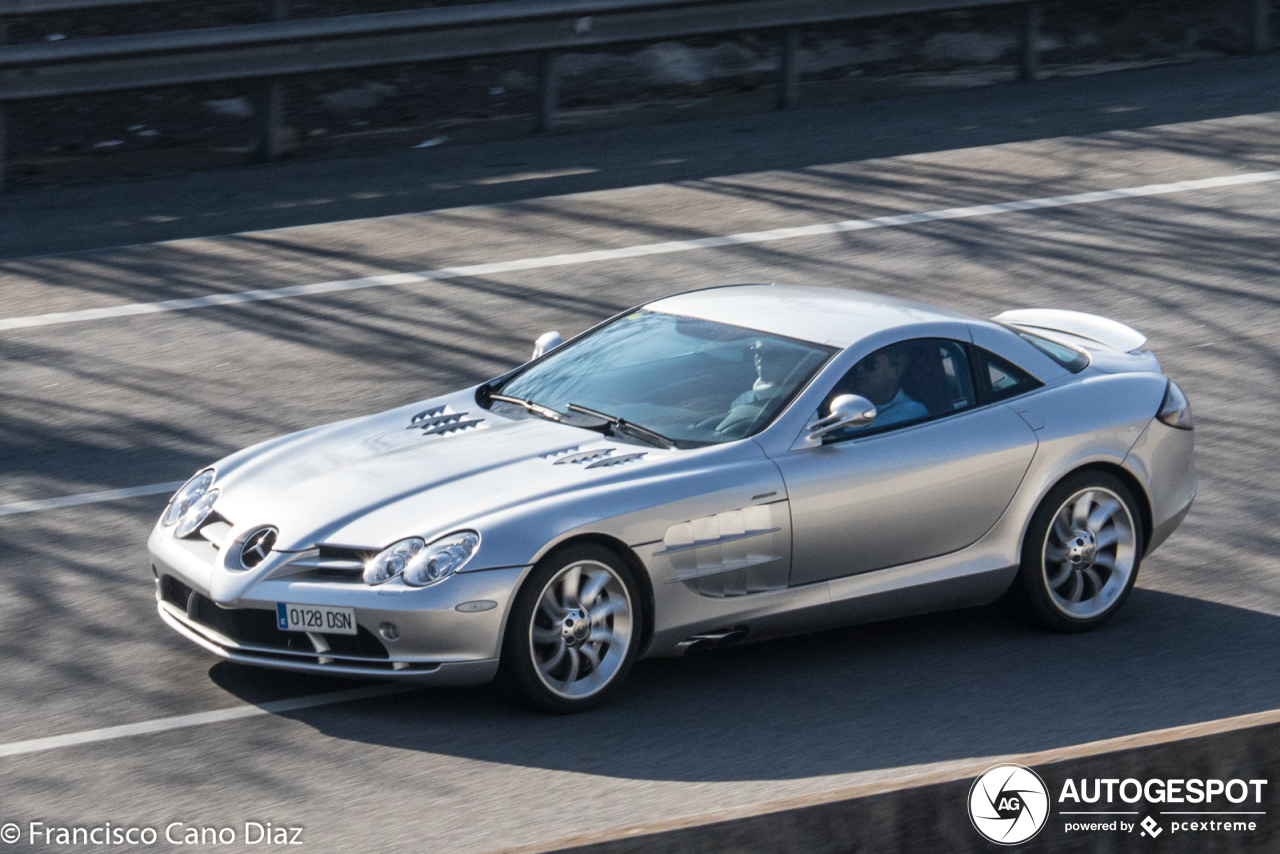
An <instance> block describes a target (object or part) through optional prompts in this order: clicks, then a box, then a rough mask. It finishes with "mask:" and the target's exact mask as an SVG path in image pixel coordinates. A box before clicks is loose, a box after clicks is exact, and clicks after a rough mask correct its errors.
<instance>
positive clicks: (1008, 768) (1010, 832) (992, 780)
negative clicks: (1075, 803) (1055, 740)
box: [969, 765, 1049, 845]
mask: <svg viewBox="0 0 1280 854" xmlns="http://www.w3.org/2000/svg"><path fill="white" fill-rule="evenodd" d="M969 820H970V821H972V822H973V826H974V828H975V829H976V830H977V831H978V832H979V833H981V834H982V835H983V836H985V837H986V838H987V839H990V840H991V841H992V842H997V843H999V844H1001V845H1017V844H1019V843H1021V842H1026V841H1027V840H1028V839H1030V838H1031V837H1033V836H1035V835H1036V834H1037V833H1039V832H1040V829H1041V828H1043V827H1044V825H1045V822H1047V821H1048V820H1049V790H1048V789H1047V788H1046V787H1045V785H1044V780H1041V779H1040V775H1039V774H1037V773H1036V772H1034V771H1032V770H1031V769H1030V768H1024V767H1023V766H1021V765H997V766H995V767H994V768H992V769H990V770H988V771H987V772H986V773H985V774H983V775H982V776H981V777H979V778H978V779H976V780H974V781H973V787H972V788H970V789H969Z"/></svg>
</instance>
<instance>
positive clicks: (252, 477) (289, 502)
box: [215, 391, 673, 551]
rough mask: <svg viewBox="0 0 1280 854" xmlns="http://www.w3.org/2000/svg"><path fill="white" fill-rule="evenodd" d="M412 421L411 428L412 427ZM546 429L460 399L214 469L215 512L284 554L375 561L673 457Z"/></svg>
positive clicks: (293, 438) (283, 441)
mask: <svg viewBox="0 0 1280 854" xmlns="http://www.w3.org/2000/svg"><path fill="white" fill-rule="evenodd" d="M415 418H416V419H417V420H416V421H415ZM672 453H673V452H671V451H666V450H663V449H660V448H654V447H650V446H647V445H634V444H631V443H627V442H619V441H618V440H616V439H612V438H609V437H605V436H602V435H601V434H600V433H597V432H594V431H590V430H584V429H581V428H577V427H570V426H567V425H563V424H556V423H554V422H551V421H547V420H544V419H541V418H536V417H530V418H508V417H505V416H502V415H498V414H495V413H493V412H490V411H487V410H484V409H481V408H479V407H477V406H476V404H475V397H474V394H473V392H471V391H467V392H462V393H458V394H455V395H449V396H447V397H443V398H437V399H435V400H430V401H425V402H423V403H419V404H415V405H413V406H407V407H401V408H399V409H395V410H391V411H389V412H384V413H380V414H378V415H372V416H368V417H365V418H358V419H354V420H351V421H345V422H340V423H338V424H333V425H328V426H326V427H319V428H315V429H312V430H307V431H304V432H302V433H295V434H292V435H290V436H285V437H281V438H280V439H275V440H272V441H270V442H267V443H264V444H262V445H258V446H255V447H254V448H250V449H248V450H246V451H242V452H240V453H239V454H235V455H233V456H232V457H229V458H227V459H226V460H224V461H223V462H221V463H219V464H218V467H217V468H218V472H219V474H218V480H217V484H218V485H219V487H220V489H221V490H222V494H221V495H220V497H219V499H218V502H217V504H216V506H215V509H216V510H217V511H218V512H219V513H220V514H221V515H222V516H224V517H225V518H226V519H227V520H228V521H229V522H231V524H232V526H233V529H234V531H236V532H241V533H243V532H245V531H248V530H249V529H251V528H254V527H257V526H259V525H268V524H269V525H274V526H276V527H277V528H278V529H279V531H280V535H279V539H278V544H277V546H276V548H277V550H279V551H294V550H301V549H306V548H310V547H312V546H314V545H318V544H321V543H327V544H331V545H344V546H352V547H357V548H368V549H380V548H383V547H385V546H387V545H389V544H390V543H392V542H394V541H396V540H398V539H402V538H404V537H409V536H421V537H425V538H427V539H431V538H432V537H435V536H439V535H442V534H445V533H448V532H450V531H452V530H455V529H457V528H458V527H464V526H466V525H467V524H468V523H470V522H471V521H472V520H474V519H476V518H477V517H479V516H482V515H484V514H486V513H490V512H493V511H496V510H500V509H502V508H504V507H509V506H513V505H517V504H522V503H527V502H534V501H538V500H541V499H544V498H546V497H547V496H548V495H554V494H555V493H558V492H563V491H566V490H574V489H577V488H580V487H582V486H585V485H589V484H597V483H599V482H601V481H607V480H610V479H618V478H626V477H628V476H630V471H634V470H636V469H641V468H647V467H648V466H647V465H646V463H648V462H650V461H652V460H655V459H657V458H660V457H663V456H668V455H670V454H672Z"/></svg>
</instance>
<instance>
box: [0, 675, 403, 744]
mask: <svg viewBox="0 0 1280 854" xmlns="http://www.w3.org/2000/svg"><path fill="white" fill-rule="evenodd" d="M415 687H416V686H408V685H394V684H383V685H368V686H365V687H363V688H348V689H346V690H345V691H334V692H333V693H331V694H312V695H310V696H307V697H297V698H295V699H292V700H275V701H273V702H270V703H259V704H257V705H253V706H233V707H231V708H229V709H216V710H214V711H212V712H196V713H195V714H191V715H177V716H175V717H171V718H156V719H155V720H151V721H142V722H141V723H136V724H123V725H121V726H111V727H105V728H103V729H91V730H85V731H83V732H72V733H67V734H66V735H53V736H49V737H48V738H32V739H29V740H27V741H13V742H10V743H8V744H0V756H19V755H21V754H23V753H39V752H41V751H44V750H57V749H58V748H60V747H73V746H75V745H77V744H93V743H94V742H98V741H112V740H114V739H117V738H131V737H133V736H136V735H150V734H152V733H157V732H165V731H167V730H171V729H185V728H187V727H193V726H205V725H206V724H217V723H223V722H225V721H235V720H239V719H241V718H252V717H256V716H258V715H278V714H281V713H284V712H293V711H297V710H298V709H312V708H315V707H316V706H329V705H333V704H334V703H346V702H349V701H351V700H364V699H367V698H369V697H382V696H385V695H387V694H399V693H403V692H405V691H412V690H414V688H415Z"/></svg>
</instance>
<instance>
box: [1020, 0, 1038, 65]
mask: <svg viewBox="0 0 1280 854" xmlns="http://www.w3.org/2000/svg"><path fill="white" fill-rule="evenodd" d="M1039 42H1040V4H1039V3H1034V2H1033V3H1027V4H1026V5H1024V6H1023V7H1022V61H1021V63H1020V64H1019V68H1018V79H1020V80H1035V79H1036V78H1038V77H1039V76H1040V45H1039Z"/></svg>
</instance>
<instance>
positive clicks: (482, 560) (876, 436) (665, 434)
mask: <svg viewBox="0 0 1280 854" xmlns="http://www.w3.org/2000/svg"><path fill="white" fill-rule="evenodd" d="M1145 341H1146V339H1145V337H1144V336H1143V335H1142V334H1141V333H1139V332H1136V331H1135V330H1133V329H1131V328H1130V327H1128V326H1125V325H1123V324H1121V323H1118V322H1116V321H1113V320H1108V319H1106V318H1103V317H1098V316H1096V315H1092V314H1084V313H1081V312H1076V311H1062V310H1046V309H1032V310H1018V311H1009V312H1006V313H1004V314H1002V315H999V316H998V317H995V318H994V319H991V320H982V319H979V318H975V317H970V316H967V315H964V314H960V313H957V312H954V311H948V310H945V309H940V308H935V307H932V306H928V305H924V304H921V303H916V302H909V301H906V300H902V299H896V298H891V297H883V296H875V295H871V294H865V293H858V292H853V291H841V290H834V289H821V288H802V287H780V286H771V285H741V286H733V287H723V288H713V289H708V290H701V291H695V292H691V293H685V294H679V295H676V296H672V297H668V298H665V299H659V300H656V301H653V302H650V303H647V304H645V305H642V306H640V307H637V308H635V309H633V310H630V311H627V312H625V313H623V314H620V315H618V316H616V317H613V318H611V319H609V320H607V321H605V322H603V323H601V324H599V325H597V326H595V327H594V328H592V329H589V330H587V331H586V332H584V333H582V334H581V335H578V336H577V337H575V338H572V339H570V340H568V341H564V342H562V341H561V340H560V336H559V335H558V334H556V333H548V334H547V335H544V336H543V337H542V338H540V339H539V341H538V346H537V349H536V350H535V354H534V358H533V359H532V360H531V361H529V362H528V363H526V364H523V365H521V366H519V367H518V368H516V369H514V370H512V371H510V372H509V373H507V374H505V375H503V376H501V377H497V378H496V379H492V380H489V381H488V382H485V383H482V384H480V385H478V386H475V387H472V388H466V389H462V390H461V391H457V392H454V393H451V394H446V395H443V396H441V397H437V398H433V399H430V400H423V401H417V402H414V403H408V404H406V405H404V406H400V407H398V408H395V409H392V410H390V411H387V412H383V413H380V414H376V415H369V416H365V417H360V418H354V419H351V420H348V421H342V422H339V423H336V424H329V425H326V426H321V427H315V428H312V429H309V430H304V431H302V432H299V433H294V434H292V435H288V436H283V437H280V438H276V439H272V440H270V441H267V442H263V443H262V444H259V445H256V446H254V447H251V448H248V449H247V450H244V451H240V452H239V453H236V454H232V455H231V456H229V457H227V458H225V459H223V460H221V461H219V462H217V463H214V464H213V465H211V466H210V467H208V468H206V469H204V470H202V471H200V472H198V473H197V474H196V475H195V476H194V477H193V478H192V479H191V480H190V481H189V482H188V483H187V484H186V485H185V486H183V487H182V488H181V489H180V490H179V491H178V493H177V494H176V495H175V496H174V497H173V499H172V500H171V501H170V503H169V505H168V507H167V508H166V509H165V511H164V513H163V515H162V516H161V518H160V519H159V521H158V522H157V523H156V526H155V529H154V530H153V532H152V534H151V537H150V541H149V549H150V555H151V564H152V567H153V570H154V572H155V576H156V599H157V603H158V607H159V612H160V616H161V617H162V618H163V620H164V621H165V622H166V623H167V624H168V625H169V626H171V627H172V628H173V629H175V630H176V631H178V632H179V633H181V634H182V635H184V636H185V637H187V638H188V639H190V640H191V641H193V642H195V643H197V644H199V645H200V646H202V647H204V648H205V649H206V650H208V651H210V652H212V653H214V654H216V655H219V656H222V657H223V658H226V659H230V660H231V661H235V662H240V663H243V664H252V665H259V666H265V667H274V668H282V669H286V670H293V671H304V672H311V673H322V674H330V675H340V676H349V677H358V678H369V677H374V678H387V679H399V680H414V681H418V682H422V683H428V684H430V683H434V684H463V683H481V682H486V681H489V680H491V679H493V678H494V677H495V676H497V677H500V678H501V679H502V680H504V681H505V683H506V684H508V685H509V686H511V687H513V688H514V689H516V690H517V691H518V692H519V693H520V694H522V695H523V696H524V697H525V698H527V699H528V700H529V701H531V702H532V703H534V704H535V705H537V706H540V707H542V708H545V709H548V710H552V711H561V712H564V711H575V710H580V709H584V708H588V707H590V706H593V705H596V704H598V703H600V702H602V701H604V700H605V699H606V698H608V697H609V696H610V695H611V694H613V693H614V692H615V691H616V690H617V689H618V687H619V686H620V684H621V683H622V681H623V679H624V678H625V677H626V675H627V672H628V670H629V669H630V668H631V666H632V664H633V662H634V661H635V660H636V659H637V658H639V657H641V656H645V657H648V656H663V655H678V654H682V653H685V652H688V651H690V650H694V649H707V648H712V647H715V646H718V645H722V644H728V643H733V642H738V641H744V640H755V639H760V638H766V637H770V636H776V635H779V634H785V633H795V632H805V631H811V630H814V629H817V628H822V627H828V626H833V625H839V624H847V623H854V622H859V621H869V620H877V619H884V618H890V617H897V616H903V615H908V614H916V613H923V612H928V611H933V610H939V609H947V608H959V607H965V606H972V605H978V604H982V603H987V602H991V601H994V600H997V599H1000V598H1001V597H1004V598H1005V599H1006V600H1008V601H1009V602H1011V603H1013V604H1014V605H1015V606H1016V607H1018V608H1021V609H1022V611H1023V612H1024V613H1025V614H1027V615H1028V616H1030V617H1031V618H1033V619H1035V620H1037V621H1039V622H1040V623H1042V624H1043V625H1045V626H1046V627H1048V628H1050V629H1055V630H1059V631H1068V632H1074V631H1081V630H1085V629H1092V628H1095V627H1097V626H1100V625H1102V624H1103V623H1105V622H1106V621H1107V620H1108V619H1110V618H1111V617H1112V616H1113V615H1114V614H1115V613H1116V611H1117V610H1118V609H1119V608H1120V607H1121V606H1122V605H1123V603H1124V601H1125V599H1126V597H1127V596H1128V595H1129V591H1130V590H1131V589H1132V588H1133V585H1134V581H1135V579H1136V578H1137V575H1138V568H1139V565H1140V563H1141V561H1142V560H1143V558H1144V557H1146V556H1147V555H1149V554H1150V553H1151V552H1152V551H1153V550H1154V549H1156V548H1157V547H1158V546H1159V545H1160V544H1161V543H1162V542H1163V541H1164V540H1165V539H1166V538H1167V537H1168V536H1169V535H1170V533H1172V532H1173V530H1174V529H1175V528H1176V527H1177V526H1178V524H1179V523H1180V522H1181V521H1182V519H1183V517H1184V516H1185V515H1186V513H1187V511H1188V509H1189V508H1190V507H1191V503H1192V499H1193V498H1194V496H1195V490H1196V478H1195V472H1194V467H1193V441H1192V435H1193V434H1192V420H1191V409H1190V405H1189V404H1188V402H1187V398H1186V397H1185V395H1184V394H1183V392H1182V390H1181V389H1180V388H1179V387H1178V385H1177V384H1176V383H1174V382H1173V381H1172V380H1171V379H1169V378H1168V377H1167V376H1165V375H1164V373H1163V372H1162V370H1161V367H1160V364H1159V362H1158V361H1157V359H1156V357H1155V355H1153V354H1152V353H1151V352H1149V351H1146V350H1144V349H1143V345H1144V343H1145Z"/></svg>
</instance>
